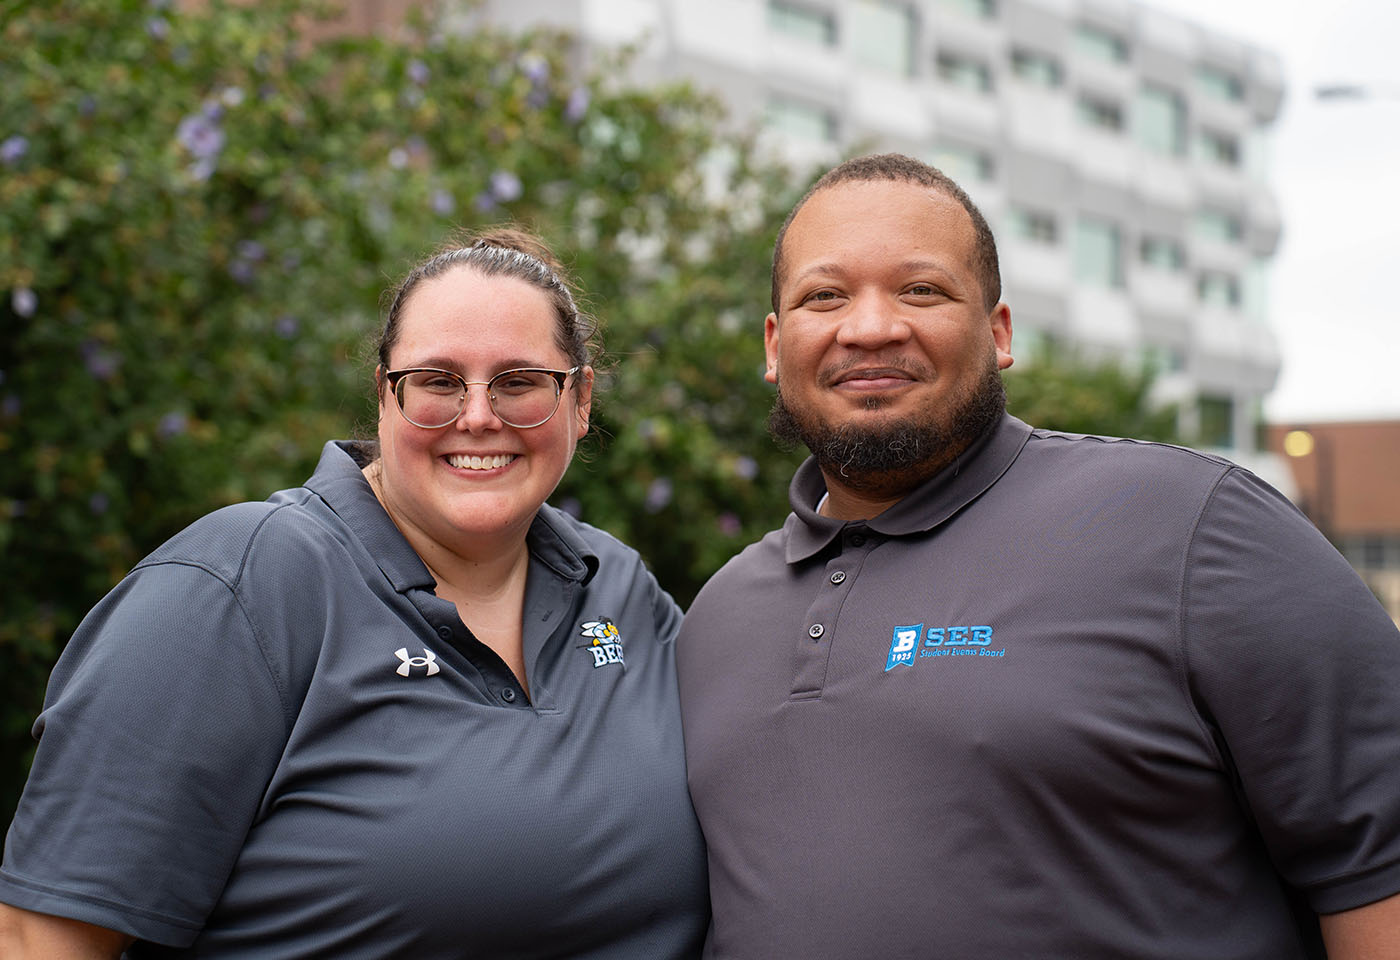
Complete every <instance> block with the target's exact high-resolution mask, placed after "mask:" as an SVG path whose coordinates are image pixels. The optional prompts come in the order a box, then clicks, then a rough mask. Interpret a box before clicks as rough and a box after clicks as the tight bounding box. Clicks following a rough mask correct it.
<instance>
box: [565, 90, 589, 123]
mask: <svg viewBox="0 0 1400 960" xmlns="http://www.w3.org/2000/svg"><path fill="white" fill-rule="evenodd" d="M588 102H589V94H588V89H587V88H586V87H574V89H573V91H572V92H570V94H569V102H568V103H566V104H564V119H565V120H567V121H569V122H570V123H578V122H579V121H580V120H582V119H583V115H584V114H586V113H587V112H588Z"/></svg>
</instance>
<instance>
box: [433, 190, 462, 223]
mask: <svg viewBox="0 0 1400 960" xmlns="http://www.w3.org/2000/svg"><path fill="white" fill-rule="evenodd" d="M432 205H433V213H436V214H438V215H439V216H443V217H446V216H450V215H451V213H452V211H453V210H456V209H457V201H456V200H455V199H453V197H452V194H450V193H448V192H447V191H446V190H443V189H441V188H439V189H437V190H434V191H433V199H432Z"/></svg>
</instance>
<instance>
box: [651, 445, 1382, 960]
mask: <svg viewBox="0 0 1400 960" xmlns="http://www.w3.org/2000/svg"><path fill="white" fill-rule="evenodd" d="M823 491H824V487H823V483H822V479H821V475H820V472H819V471H818V470H817V469H816V468H815V465H814V464H813V463H812V462H811V461H809V462H807V463H806V464H804V465H803V466H802V467H801V468H800V469H799V471H798V473H797V475H796V477H795V478H794V480H793V484H792V505H793V513H792V514H791V515H790V516H789V517H788V519H787V522H786V524H785V525H784V527H783V528H782V529H781V530H778V531H776V532H774V533H771V534H769V535H768V536H767V537H765V538H764V539H763V540H762V541H761V542H759V543H757V544H754V545H752V546H750V547H749V548H747V549H746V550H745V551H744V552H743V553H742V554H740V555H739V556H738V557H736V558H735V559H734V560H733V561H731V562H730V563H729V564H728V565H727V566H726V567H724V568H723V569H722V570H721V571H720V572H719V573H718V574H716V575H715V577H714V578H713V579H712V580H711V581H710V582H709V584H708V585H706V587H705V588H704V589H703V590H702V591H701V593H700V595H699V597H698V598H697V599H696V601H695V603H694V605H693V606H692V608H691V609H690V611H689V612H688V613H687V616H686V622H685V624H684V626H683V628H682V631H681V636H680V638H679V639H678V641H677V646H678V652H677V669H678V671H679V675H680V688H681V708H682V718H683V722H684V728H685V740H686V754H687V762H688V766H689V778H690V788H691V795H692V798H693V800H694V803H695V809H696V812H697V814H698V815H699V817H700V823H701V827H702V829H703V830H704V833H705V838H706V842H707V844H708V848H709V863H710V891H711V900H712V906H713V910H714V919H713V927H712V931H711V935H710V937H709V939H708V942H707V947H706V952H705V955H706V956H707V957H712V958H725V960H728V958H754V960H763V958H771V957H804V958H818V960H819V958H868V957H882V958H892V957H911V958H928V957H937V958H940V960H960V958H966V960H991V958H1009V957H1037V958H1040V957H1046V958H1048V957H1055V958H1060V957H1074V958H1094V960H1106V958H1133V960H1152V958H1160V960H1181V958H1183V957H1201V958H1210V960H1235V958H1238V960H1246V958H1248V960H1289V958H1297V957H1303V956H1309V955H1320V951H1319V949H1318V946H1317V930H1316V921H1315V918H1313V917H1312V915H1311V912H1310V911H1309V910H1301V911H1299V912H1298V913H1297V915H1296V916H1295V913H1294V909H1293V908H1294V907H1295V905H1296V903H1295V902H1300V903H1305V904H1306V905H1307V907H1309V908H1310V909H1311V911H1318V912H1333V911H1338V910H1344V909H1347V908H1351V907H1356V906H1359V905H1362V904H1365V903H1368V902H1371V901H1374V900H1377V899H1380V898H1383V897H1385V896H1388V895H1390V894H1394V893H1396V892H1397V891H1400V761H1397V758H1400V635H1397V632H1396V629H1395V626H1394V625H1393V624H1392V623H1391V621H1390V620H1389V618H1388V617H1387V616H1386V615H1385V613H1384V611H1383V610H1382V609H1381V607H1380V605H1379V604H1378V603H1377V602H1376V600H1375V598H1374V597H1373V596H1372V595H1371V594H1370V592H1369V591H1368V590H1367V589H1366V588H1365V586H1364V585H1363V584H1362V583H1361V581H1360V579H1359V578H1358V577H1357V576H1356V575H1355V574H1354V573H1353V572H1352V571H1351V570H1350V569H1349V568H1348V567H1347V565H1346V564H1345V563H1344V562H1343V560H1342V558H1341V557H1340V556H1339V555H1338V554H1337V553H1336V552H1335V551H1334V550H1333V549H1332V548H1331V546H1330V545H1328V544H1327V542H1326V541H1325V540H1324V539H1323V538H1322V537H1321V536H1320V535H1319V534H1318V533H1317V531H1316V530H1315V529H1314V528H1313V527H1312V526H1311V525H1310V524H1309V523H1308V522H1307V521H1306V520H1305V519H1304V518H1303V517H1302V516H1301V515H1300V514H1299V513H1298V512H1297V511H1296V510H1295V509H1294V508H1293V507H1292V506H1291V505H1290V504H1289V503H1288V502H1287V501H1286V500H1285V499H1284V498H1283V497H1282V496H1280V495H1279V494H1278V493H1277V492H1276V491H1274V490H1273V489H1271V488H1269V487H1268V486H1267V485H1265V484H1264V483H1262V482H1260V481H1259V480H1258V479H1256V478H1255V477H1254V476H1252V475H1251V474H1249V473H1248V472H1247V471H1245V470H1242V469H1240V468H1238V467H1235V466H1233V465H1231V464H1230V463H1228V462H1226V461H1223V460H1220V459H1217V458H1213V457H1208V456H1204V455H1201V454H1198V453H1195V452H1192V451H1188V450H1183V449H1180V448H1175V447H1168V446H1163V445H1157V444H1148V443H1138V442H1133V441H1123V440H1110V439H1105V438H1099V437H1080V436H1067V435H1063V434H1056V433H1050V432H1046V431H1041V430H1032V429H1031V428H1030V427H1028V426H1026V425H1025V424H1024V423H1021V422H1020V421H1019V420H1016V419H1014V418H1011V417H1006V418H1004V419H1003V421H1002V422H1001V423H1000V425H999V426H998V427H996V428H995V429H994V430H993V431H990V432H989V434H988V435H987V436H986V437H984V438H983V439H982V440H981V441H980V442H979V444H978V445H977V446H976V447H975V449H974V450H972V451H970V452H969V453H968V454H967V455H965V456H964V457H963V458H961V459H960V460H959V462H958V463H957V464H956V465H955V466H953V467H950V468H949V469H947V470H944V471H943V472H942V473H940V474H939V475H937V476H935V477H933V478H932V479H930V480H929V481H928V482H927V483H925V484H924V485H923V486H922V487H921V488H919V489H918V490H916V491H915V492H913V493H912V494H910V496H908V497H907V498H905V499H904V500H903V501H901V502H900V503H899V504H897V505H896V506H894V507H891V508H890V509H889V510H887V511H886V512H885V513H883V514H881V515H880V516H878V517H876V518H874V519H872V520H869V521H866V522H860V523H848V524H842V523H841V522H839V521H836V520H832V519H829V518H825V517H821V516H818V515H817V514H816V513H815V511H814V509H813V506H814V505H815V504H816V503H817V502H818V499H819V498H820V496H821V495H822V493H823Z"/></svg>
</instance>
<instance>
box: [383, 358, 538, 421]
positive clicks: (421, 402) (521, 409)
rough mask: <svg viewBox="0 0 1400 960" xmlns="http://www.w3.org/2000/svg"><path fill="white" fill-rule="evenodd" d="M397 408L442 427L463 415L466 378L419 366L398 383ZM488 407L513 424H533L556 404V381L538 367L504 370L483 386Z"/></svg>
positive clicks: (409, 418) (410, 418)
mask: <svg viewBox="0 0 1400 960" xmlns="http://www.w3.org/2000/svg"><path fill="white" fill-rule="evenodd" d="M397 393H398V399H399V408H400V409H401V410H402V411H403V415H404V416H405V417H406V418H407V419H408V420H409V422H411V423H414V424H417V425H418V426H420V427H445V426H447V425H448V424H449V423H451V422H452V421H454V420H456V419H457V418H458V417H459V416H461V415H462V410H463V409H465V407H466V402H467V381H465V380H463V379H462V378H460V377H457V376H455V375H453V374H450V373H446V372H444V371H435V370H420V371H417V372H414V373H409V374H405V375H404V376H403V378H402V379H400V380H399V383H398V390H397ZM486 396H487V399H488V400H489V402H490V404H491V409H492V410H493V411H494V412H495V414H496V416H497V417H499V418H500V419H501V421H502V422H504V423H507V424H509V425H510V426H512V427H536V426H539V425H540V424H542V423H544V422H545V421H546V420H548V419H549V418H550V417H551V416H553V415H554V411H555V410H556V409H558V407H559V381H558V380H556V379H555V378H554V376H553V375H552V374H549V373H546V372H542V371H539V370H507V371H505V372H503V373H498V374H496V376H494V377H492V378H491V382H490V384H488V385H487V387H486Z"/></svg>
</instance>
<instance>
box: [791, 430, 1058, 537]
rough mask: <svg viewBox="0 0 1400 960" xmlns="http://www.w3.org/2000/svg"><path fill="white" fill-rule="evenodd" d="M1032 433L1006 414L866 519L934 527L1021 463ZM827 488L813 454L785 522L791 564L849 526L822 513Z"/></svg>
mask: <svg viewBox="0 0 1400 960" xmlns="http://www.w3.org/2000/svg"><path fill="white" fill-rule="evenodd" d="M1030 435H1031V427H1030V426H1029V425H1028V424H1026V423H1023V422H1022V421H1020V420H1018V419H1016V418H1015V417H1013V416H1011V415H1010V414H1002V418H1001V420H1000V421H999V422H998V423H997V425H996V426H995V427H993V428H992V429H991V430H988V431H987V432H986V433H984V434H983V435H982V436H981V437H978V438H977V440H975V441H974V442H973V444H972V446H970V447H968V449H967V450H965V451H964V452H963V453H962V455H961V456H959V457H958V459H957V460H955V461H954V462H953V463H952V464H950V465H949V466H947V467H945V468H944V469H942V470H940V471H939V472H938V473H936V474H934V475H933V476H932V477H930V478H929V479H927V480H925V481H924V482H923V483H922V484H920V485H919V486H917V487H915V488H914V489H913V490H912V491H910V493H909V494H908V495H907V496H905V497H904V498H903V499H902V500H900V501H899V502H898V503H896V504H895V505H894V506H892V507H890V508H889V509H888V510H886V511H885V512H884V513H882V514H880V515H879V516H876V517H872V518H870V519H869V520H865V521H862V523H864V525H865V526H867V527H869V528H870V529H871V530H874V531H876V532H877V533H882V534H886V535H888V536H907V535H909V534H913V533H924V532H927V531H929V530H932V529H933V528H934V527H936V526H938V525H939V524H941V523H943V522H944V521H945V520H947V519H948V518H949V517H951V516H952V515H953V514H955V513H957V512H958V511H959V510H961V509H962V508H963V507H965V506H966V505H967V504H969V503H971V502H972V501H973V500H975V499H977V498H978V497H979V496H981V495H982V493H983V492H984V491H986V490H987V489H988V488H989V487H991V485H992V484H994V483H996V481H997V479H998V478H999V477H1001V475H1002V474H1003V473H1005V472H1006V471H1007V469H1008V468H1009V467H1010V466H1011V464H1012V463H1013V462H1015V460H1016V457H1017V456H1018V455H1019V454H1020V452H1021V448H1022V447H1023V446H1025V444H1026V441H1027V440H1028V439H1029V438H1030ZM825 493H826V481H825V479H824V478H823V477H822V473H821V469H820V468H819V467H818V466H817V461H816V458H815V457H808V458H807V459H806V460H805V461H803V463H802V465H801V466H800V467H798V468H797V472H796V473H795V474H794V475H793V478H792V484H791V485H790V487H789V488H788V498H789V501H790V502H791V504H792V513H790V514H788V518H787V521H786V522H785V523H784V524H783V535H784V538H785V539H786V541H787V545H786V557H787V562H788V563H797V562H799V561H802V560H806V559H807V558H809V557H811V556H813V555H815V554H816V553H818V552H819V551H820V550H822V549H823V548H825V547H826V546H827V545H828V544H829V543H831V541H832V540H834V539H835V538H836V537H837V535H839V534H840V532H841V530H842V528H843V527H845V526H846V523H845V522H844V521H842V520H838V519H836V518H835V517H824V516H821V515H820V514H818V513H817V509H816V507H817V503H819V502H820V501H821V498H822V495H823V494H825Z"/></svg>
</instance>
